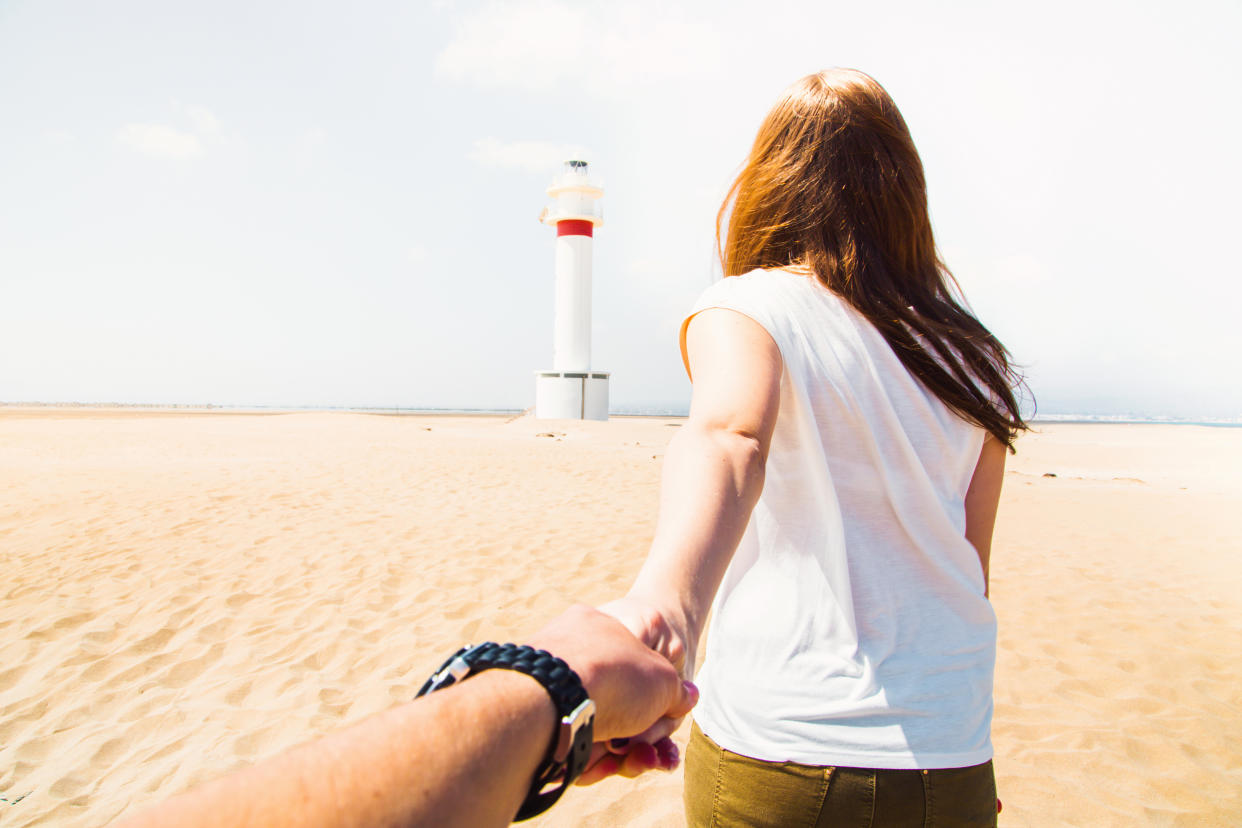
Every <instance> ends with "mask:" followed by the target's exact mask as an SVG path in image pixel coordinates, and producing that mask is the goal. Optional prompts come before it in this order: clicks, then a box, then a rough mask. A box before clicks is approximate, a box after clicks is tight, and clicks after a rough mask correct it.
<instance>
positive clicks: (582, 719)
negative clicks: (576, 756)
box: [552, 699, 595, 765]
mask: <svg viewBox="0 0 1242 828" xmlns="http://www.w3.org/2000/svg"><path fill="white" fill-rule="evenodd" d="M594 718H595V702H593V701H591V700H590V699H586V700H585V701H583V702H582V704H580V705H578V706H577V707H575V708H574V709H573V712H571V713H569V714H568V715H567V716H565V718H563V719H561V725H560V728H558V730H557V734H556V750H554V751H553V752H552V761H553V762H556V763H557V764H558V765H563V764H565V762H566V761H567V760H568V759H569V751H570V750H572V749H573V746H574V734H576V733H577V732H578V731H579V730H580V729H581V728H582V727H583V725H585V724H586V723H587V722H589V721H591V720H592V719H594Z"/></svg>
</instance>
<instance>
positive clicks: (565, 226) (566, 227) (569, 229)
mask: <svg viewBox="0 0 1242 828" xmlns="http://www.w3.org/2000/svg"><path fill="white" fill-rule="evenodd" d="M556 235H558V236H593V235H595V225H594V224H592V223H591V222H589V221H583V220H582V219H565V220H564V221H558V222H557V223H556Z"/></svg>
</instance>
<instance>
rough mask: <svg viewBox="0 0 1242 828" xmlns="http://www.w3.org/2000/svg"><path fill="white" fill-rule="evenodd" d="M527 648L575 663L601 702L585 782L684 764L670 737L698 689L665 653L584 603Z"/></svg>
mask: <svg viewBox="0 0 1242 828" xmlns="http://www.w3.org/2000/svg"><path fill="white" fill-rule="evenodd" d="M652 642H653V643H656V644H658V643H659V642H656V641H654V639H652ZM528 643H530V644H531V645H532V646H535V647H538V648H540V649H543V650H547V651H548V652H550V653H552V654H554V655H556V656H557V657H558V658H561V659H563V660H564V661H565V662H566V663H567V664H569V666H570V667H572V668H573V670H574V672H576V673H577V674H578V676H579V678H581V679H582V683H583V684H584V685H585V686H586V689H587V693H588V694H589V695H590V697H591V699H592V700H593V701H594V702H595V741H596V743H595V748H594V750H593V751H592V753H591V760H590V762H589V764H588V766H587V770H586V771H585V772H584V773H583V774H582V776H580V777H579V778H578V784H580V785H590V784H592V783H594V782H598V781H599V780H601V779H603V778H605V777H607V776H611V775H613V774H615V773H619V774H621V775H623V776H630V777H633V776H637V775H638V774H640V773H642V772H643V771H647V770H652V769H655V768H662V769H664V770H672V769H673V768H675V767H676V766H677V762H678V760H679V756H678V751H677V746H676V745H674V744H673V741H672V739H669V738H668V736H669V734H671V733H672V732H673V730H675V729H676V727H677V724H678V723H680V721H681V719H682V718H683V717H684V716H685V715H686V714H687V713H689V712H690V708H692V707H694V705H695V703H696V702H697V701H698V700H699V692H698V688H696V687H695V686H694V685H693V684H691V683H690V682H684V681H682V679H681V675H680V674H679V673H678V671H677V667H675V666H674V665H673V663H672V662H670V661H669V659H668V657H667V655H666V654H661V653H660V652H657V651H656V650H653V649H652V648H651V647H650V646H648V643H647V641H646V640H640V639H639V638H636V637H635V636H634V634H633V633H631V632H630V630H628V629H627V628H626V626H625V625H623V624H621V623H620V622H619V621H617V620H616V619H615V618H613V617H611V616H610V615H606V614H604V613H602V612H599V611H598V610H594V609H591V608H590V607H587V606H585V605H577V606H574V607H570V608H569V609H568V610H567V611H566V612H565V613H564V614H562V615H561V616H560V617H559V618H557V619H556V620H555V621H553V622H552V623H550V624H548V625H547V626H546V627H544V628H543V629H542V630H540V631H539V633H538V634H536V635H535V636H534V637H533V638H532V639H531V640H530V641H529V642H528Z"/></svg>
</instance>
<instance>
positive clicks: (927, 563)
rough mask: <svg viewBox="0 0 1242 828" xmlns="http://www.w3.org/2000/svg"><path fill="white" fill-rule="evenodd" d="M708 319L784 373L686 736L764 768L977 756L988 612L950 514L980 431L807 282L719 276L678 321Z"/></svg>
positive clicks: (984, 729)
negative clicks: (759, 332)
mask: <svg viewBox="0 0 1242 828" xmlns="http://www.w3.org/2000/svg"><path fill="white" fill-rule="evenodd" d="M707 308H729V309H731V310H735V311H738V312H740V313H743V314H745V315H746V316H748V317H750V318H751V319H753V320H755V321H756V322H758V323H759V324H760V325H762V326H763V328H764V329H765V330H766V331H767V332H768V333H769V334H770V335H771V336H772V339H773V340H774V341H775V342H776V344H777V346H778V347H779V348H780V352H781V357H782V358H783V360H784V373H783V375H782V376H781V389H780V394H781V398H780V412H779V414H778V416H777V420H776V428H775V432H774V433H773V436H772V446H771V451H770V453H769V455H768V461H767V469H766V477H765V482H764V487H763V494H762V495H761V496H760V498H759V502H758V504H757V505H756V507H755V510H754V513H753V514H752V515H751V519H750V524H749V525H748V526H747V527H746V532H745V535H744V536H743V538H742V541H741V543H740V544H739V546H738V548H737V552H736V554H735V555H734V557H733V560H732V562H731V563H730V565H729V568H728V570H727V572H726V573H725V576H724V581H723V582H722V584H721V586H720V591H719V592H718V593H717V595H716V600H715V603H714V605H713V617H712V622H711V627H710V629H709V631H708V638H707V655H706V658H705V660H704V663H703V667H702V669H701V671H700V672H699V674H698V677H697V679H696V680H697V681H698V682H699V684H700V686H701V687H702V690H703V697H702V701H701V702H700V703H699V705H698V707H697V708H695V711H694V717H695V719H696V721H697V722H698V724H699V727H701V728H702V730H703V732H704V733H705V734H707V735H708V736H709V737H711V738H712V739H713V740H714V741H715V742H716V743H717V744H719V745H720V746H721V747H723V748H725V749H727V750H731V751H733V752H735V753H740V754H743V755H745V756H750V757H754V758H756V759H764V760H767V761H793V762H800V763H803V764H811V765H839V766H849V767H868V768H951V767H965V766H968V765H976V764H979V763H981V762H986V761H987V760H988V759H990V758H992V743H991V733H990V731H991V721H992V671H993V666H994V664H995V660H996V616H995V614H994V613H993V612H992V605H991V604H990V603H989V602H988V600H987V598H985V597H984V594H983V592H984V579H983V569H982V567H981V565H980V563H979V557H978V555H977V554H976V552H975V549H974V547H973V546H972V545H971V544H970V542H969V541H967V540H966V537H965V526H966V515H965V506H964V501H965V496H966V490H967V487H968V486H969V485H970V480H971V477H972V475H973V473H974V469H975V465H976V463H977V462H978V459H979V452H980V450H981V448H982V446H983V438H984V431H983V429H981V428H979V427H978V426H976V425H974V424H971V423H968V422H966V421H965V420H963V419H961V418H960V417H958V416H957V415H955V414H954V413H953V412H952V411H950V410H949V409H948V408H947V407H946V406H945V405H944V404H943V403H942V402H940V400H939V399H938V398H937V397H936V396H935V395H934V394H933V393H931V392H930V391H928V390H927V389H926V388H924V387H923V386H922V385H921V384H920V383H919V382H918V381H917V380H916V379H915V378H914V377H913V376H912V375H911V374H910V372H909V371H907V370H906V368H905V366H903V365H902V364H901V362H900V360H898V359H897V357H896V355H895V354H894V353H893V351H892V349H891V348H890V347H889V346H888V343H887V342H885V340H884V338H883V337H882V336H881V335H880V333H879V332H878V331H877V330H876V329H875V328H874V327H873V326H872V325H871V323H869V322H868V321H867V320H866V319H864V318H863V316H862V315H860V314H859V313H858V312H857V311H855V310H854V309H853V308H851V307H850V306H849V305H848V304H847V303H846V302H845V301H843V300H842V299H840V298H839V297H837V296H836V295H835V294H833V293H832V292H830V291H828V290H827V289H826V288H824V287H822V286H821V285H820V284H819V283H818V282H816V281H815V280H814V278H813V277H810V276H806V275H800V274H797V273H790V272H786V271H779V270H774V271H754V272H752V273H748V274H746V275H745V276H736V277H731V278H726V279H724V280H723V281H720V282H718V283H716V284H715V285H713V286H712V287H710V288H708V289H707V290H706V291H705V292H704V293H703V295H702V296H701V297H700V299H699V301H698V303H697V304H696V305H695V307H694V310H693V312H692V313H691V316H693V315H694V314H695V313H698V312H700V311H702V310H706V309H707ZM687 322H689V319H687ZM683 331H684V328H683Z"/></svg>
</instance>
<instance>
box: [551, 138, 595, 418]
mask: <svg viewBox="0 0 1242 828" xmlns="http://www.w3.org/2000/svg"><path fill="white" fill-rule="evenodd" d="M548 195H549V196H550V197H551V198H552V203H551V204H550V205H549V206H547V207H545V208H544V210H543V213H541V214H540V216H539V220H540V221H542V222H543V223H544V224H551V225H553V226H554V227H556V321H555V328H554V334H553V340H552V370H550V371H537V372H536V374H535V416H536V417H538V418H540V419H557V420H607V419H608V373H607V372H606V371H593V370H591V243H592V235H593V233H594V231H595V228H596V227H598V226H600V225H601V224H603V223H604V215H603V212H602V211H601V210H600V206H599V204H598V203H597V201H598V199H599V198H601V197H602V196H603V195H604V191H603V190H602V189H601V188H600V187H599V185H598V184H596V183H595V182H593V181H592V180H591V178H590V175H589V172H588V170H587V162H585V161H578V160H574V161H566V162H565V166H564V168H562V170H561V173H560V175H558V176H557V177H556V178H555V179H554V180H553V181H552V186H551V187H549V188H548Z"/></svg>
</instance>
